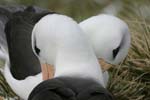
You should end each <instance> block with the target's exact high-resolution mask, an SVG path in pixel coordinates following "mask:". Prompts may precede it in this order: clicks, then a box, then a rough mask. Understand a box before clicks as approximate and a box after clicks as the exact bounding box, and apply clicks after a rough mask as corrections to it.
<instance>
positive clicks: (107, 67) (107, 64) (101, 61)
mask: <svg viewBox="0 0 150 100" xmlns="http://www.w3.org/2000/svg"><path fill="white" fill-rule="evenodd" d="M98 60H99V63H100V65H101V67H102V70H103V72H105V71H106V70H108V69H109V68H111V67H112V66H113V65H112V64H109V63H107V62H106V61H105V60H104V59H102V58H100V59H98Z"/></svg>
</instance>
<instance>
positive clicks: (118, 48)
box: [113, 46, 120, 58]
mask: <svg viewBox="0 0 150 100" xmlns="http://www.w3.org/2000/svg"><path fill="white" fill-rule="evenodd" d="M119 50H120V46H118V47H117V48H116V49H114V50H113V58H116V56H117V54H118V52H119Z"/></svg>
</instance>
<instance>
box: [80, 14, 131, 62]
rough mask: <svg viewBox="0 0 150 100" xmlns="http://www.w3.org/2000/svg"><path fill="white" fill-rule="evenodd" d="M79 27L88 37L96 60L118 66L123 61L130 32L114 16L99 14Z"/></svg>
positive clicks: (125, 25) (128, 44)
mask: <svg viewBox="0 0 150 100" xmlns="http://www.w3.org/2000/svg"><path fill="white" fill-rule="evenodd" d="M79 25H80V27H81V28H82V29H83V31H84V32H85V33H86V35H87V36H88V37H89V40H90V41H89V42H90V43H91V45H92V46H93V48H94V50H95V53H96V56H97V58H99V59H100V58H102V59H104V60H105V61H106V62H107V63H110V64H118V63H120V62H121V61H123V60H124V59H125V57H126V56H127V53H128V49H129V47H130V32H129V29H128V26H127V24H126V23H125V22H124V21H122V20H121V19H119V18H117V17H115V16H111V15H105V14H100V15H97V16H93V17H91V18H88V19H86V20H84V21H82V22H81V23H79Z"/></svg>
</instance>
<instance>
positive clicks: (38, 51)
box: [34, 41, 40, 55]
mask: <svg viewBox="0 0 150 100" xmlns="http://www.w3.org/2000/svg"><path fill="white" fill-rule="evenodd" d="M34 50H35V53H36V54H37V55H39V53H40V49H39V48H38V47H37V45H36V41H35V42H34Z"/></svg>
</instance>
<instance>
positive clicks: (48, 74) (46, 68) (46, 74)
mask: <svg viewBox="0 0 150 100" xmlns="http://www.w3.org/2000/svg"><path fill="white" fill-rule="evenodd" d="M41 66H42V68H41V69H42V77H43V80H48V79H51V78H53V76H54V67H53V66H52V65H49V64H42V65H41Z"/></svg>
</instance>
